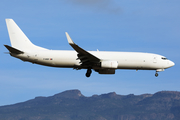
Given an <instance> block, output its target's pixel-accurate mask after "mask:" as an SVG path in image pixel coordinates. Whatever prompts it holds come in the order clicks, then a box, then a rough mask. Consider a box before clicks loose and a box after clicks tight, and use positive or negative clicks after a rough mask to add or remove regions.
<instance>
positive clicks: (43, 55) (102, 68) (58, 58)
mask: <svg viewBox="0 0 180 120" xmlns="http://www.w3.org/2000/svg"><path fill="white" fill-rule="evenodd" d="M6 24H7V28H8V32H9V37H10V41H11V46H8V45H5V47H6V48H7V49H8V50H9V52H10V55H11V56H13V57H16V58H19V59H21V60H23V61H28V62H32V63H36V64H40V65H45V66H51V67H64V68H74V69H77V70H79V69H87V73H86V76H87V77H90V75H91V73H92V70H91V69H93V70H95V71H96V72H98V73H99V74H115V70H116V69H135V70H156V74H155V76H156V77H157V76H158V73H157V72H159V71H164V69H167V68H169V67H172V66H174V63H173V62H172V61H170V60H168V59H167V58H166V57H164V56H161V55H158V54H152V53H141V52H105V51H86V50H84V49H82V48H81V47H79V46H78V45H76V44H75V43H74V42H73V41H72V39H71V37H70V36H69V34H68V33H67V32H66V36H67V40H68V42H69V44H70V45H71V46H72V48H73V49H74V50H75V51H70V50H48V49H45V48H42V47H39V46H36V45H34V44H33V43H32V42H31V41H30V40H29V39H28V38H27V36H26V35H25V34H24V33H23V32H22V30H21V29H20V28H19V27H18V26H17V24H16V23H15V22H14V21H13V20H12V19H6Z"/></svg>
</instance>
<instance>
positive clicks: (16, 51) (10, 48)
mask: <svg viewBox="0 0 180 120" xmlns="http://www.w3.org/2000/svg"><path fill="white" fill-rule="evenodd" d="M4 46H5V47H6V48H7V49H8V50H9V52H10V53H14V54H23V53H24V52H22V51H20V50H18V49H16V48H13V47H11V46H9V45H4Z"/></svg>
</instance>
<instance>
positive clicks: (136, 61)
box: [12, 50, 174, 71]
mask: <svg viewBox="0 0 180 120" xmlns="http://www.w3.org/2000/svg"><path fill="white" fill-rule="evenodd" d="M88 52H89V53H91V54H93V55H94V56H97V57H98V58H101V59H103V60H114V61H117V62H118V68H117V69H137V70H138V69H142V70H158V69H159V70H160V71H161V69H162V70H163V69H166V68H169V67H172V66H173V65H174V63H173V62H172V61H170V60H167V59H162V58H165V57H164V56H161V55H158V54H152V53H141V52H105V51H88ZM12 56H14V57H17V58H19V59H21V60H23V61H29V62H32V63H36V64H40V65H45V66H51V67H67V68H79V67H80V60H77V52H76V51H67V50H42V51H29V52H28V51H27V52H25V53H24V54H19V55H15V54H14V55H13V54H12ZM85 69H86V68H85ZM95 69H101V68H95Z"/></svg>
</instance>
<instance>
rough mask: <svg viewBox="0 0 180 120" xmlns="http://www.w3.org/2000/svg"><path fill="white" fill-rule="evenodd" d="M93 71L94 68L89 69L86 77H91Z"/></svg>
mask: <svg viewBox="0 0 180 120" xmlns="http://www.w3.org/2000/svg"><path fill="white" fill-rule="evenodd" d="M91 73H92V70H91V69H87V72H86V77H90V76H91Z"/></svg>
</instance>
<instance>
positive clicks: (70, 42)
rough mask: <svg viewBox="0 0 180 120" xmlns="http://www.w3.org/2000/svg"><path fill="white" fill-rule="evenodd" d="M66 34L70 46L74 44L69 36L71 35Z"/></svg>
mask: <svg viewBox="0 0 180 120" xmlns="http://www.w3.org/2000/svg"><path fill="white" fill-rule="evenodd" d="M65 33H66V37H67V40H68V43H69V44H74V42H73V41H72V39H71V37H70V36H69V34H68V33H67V32H65Z"/></svg>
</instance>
